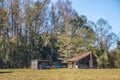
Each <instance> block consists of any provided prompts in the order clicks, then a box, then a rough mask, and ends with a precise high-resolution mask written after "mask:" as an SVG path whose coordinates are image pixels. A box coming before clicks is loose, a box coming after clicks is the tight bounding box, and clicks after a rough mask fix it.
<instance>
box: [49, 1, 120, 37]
mask: <svg viewBox="0 0 120 80" xmlns="http://www.w3.org/2000/svg"><path fill="white" fill-rule="evenodd" d="M51 1H52V2H55V1H57V0H51ZM70 1H71V2H72V6H73V8H74V9H75V10H76V11H77V12H78V14H79V15H85V16H87V18H88V20H90V21H94V22H95V23H96V22H97V20H98V19H99V18H103V19H105V20H107V21H108V23H109V24H110V25H111V26H112V31H113V32H114V33H116V34H117V35H118V33H120V0H70Z"/></svg>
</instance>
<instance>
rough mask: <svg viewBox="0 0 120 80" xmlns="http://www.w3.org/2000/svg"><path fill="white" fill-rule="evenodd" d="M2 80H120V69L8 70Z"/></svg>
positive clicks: (3, 73)
mask: <svg viewBox="0 0 120 80" xmlns="http://www.w3.org/2000/svg"><path fill="white" fill-rule="evenodd" d="M0 80H120V69H50V70H31V69H7V70H0Z"/></svg>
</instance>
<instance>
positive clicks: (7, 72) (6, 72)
mask: <svg viewBox="0 0 120 80" xmlns="http://www.w3.org/2000/svg"><path fill="white" fill-rule="evenodd" d="M9 73H12V71H5V72H0V74H9Z"/></svg>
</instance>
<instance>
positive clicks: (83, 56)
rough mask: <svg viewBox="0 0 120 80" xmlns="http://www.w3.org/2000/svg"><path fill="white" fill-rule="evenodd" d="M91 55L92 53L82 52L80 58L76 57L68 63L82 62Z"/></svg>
mask: <svg viewBox="0 0 120 80" xmlns="http://www.w3.org/2000/svg"><path fill="white" fill-rule="evenodd" d="M90 54H91V52H82V53H80V54H79V55H78V56H75V57H73V58H71V59H69V60H68V62H73V61H78V60H81V59H83V58H85V57H87V56H88V55H90Z"/></svg>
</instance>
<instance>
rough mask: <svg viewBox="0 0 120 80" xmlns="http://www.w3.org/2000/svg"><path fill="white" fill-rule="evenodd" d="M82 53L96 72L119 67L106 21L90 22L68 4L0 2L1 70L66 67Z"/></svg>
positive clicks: (117, 45) (117, 47) (119, 44)
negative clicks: (41, 63) (47, 64)
mask: <svg viewBox="0 0 120 80" xmlns="http://www.w3.org/2000/svg"><path fill="white" fill-rule="evenodd" d="M84 51H92V52H93V54H94V55H95V56H96V57H97V61H98V67H99V68H105V67H110V68H115V67H120V39H119V36H117V35H116V34H115V33H113V32H112V27H111V26H110V25H109V23H108V22H107V21H106V20H104V19H102V18H100V19H99V20H98V21H97V22H96V23H95V22H93V21H89V20H88V19H87V17H86V16H85V15H79V14H78V13H77V12H76V11H75V9H73V7H72V3H71V2H70V1H69V0H57V1H56V2H55V3H51V2H50V0H0V68H24V67H29V66H30V63H31V60H33V59H43V60H46V59H47V60H52V63H53V64H58V63H66V62H67V60H68V59H69V58H71V57H73V56H76V55H78V54H79V53H80V52H84Z"/></svg>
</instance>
